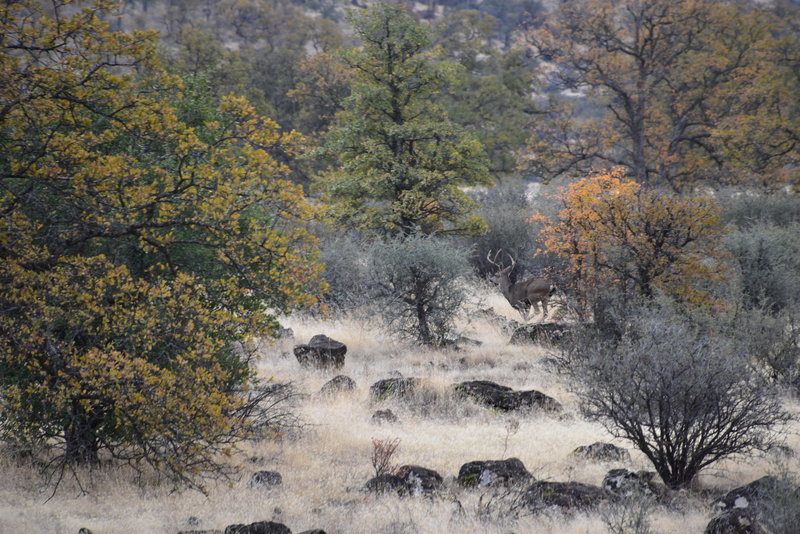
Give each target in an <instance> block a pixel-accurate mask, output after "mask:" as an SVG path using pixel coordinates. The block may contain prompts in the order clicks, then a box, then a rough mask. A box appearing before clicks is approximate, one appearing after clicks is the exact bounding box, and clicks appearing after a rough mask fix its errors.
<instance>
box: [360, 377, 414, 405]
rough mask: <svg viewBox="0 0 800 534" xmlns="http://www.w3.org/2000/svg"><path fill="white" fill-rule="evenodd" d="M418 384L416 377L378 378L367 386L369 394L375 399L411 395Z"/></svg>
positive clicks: (381, 399)
mask: <svg viewBox="0 0 800 534" xmlns="http://www.w3.org/2000/svg"><path fill="white" fill-rule="evenodd" d="M419 384H420V380H419V379H418V378H402V377H400V378H386V379H383V380H378V381H377V382H375V383H374V384H372V385H371V386H370V388H369V392H370V396H371V397H372V399H373V400H376V401H385V400H388V399H391V398H403V397H408V396H410V395H412V394H413V393H414V392H415V391H416V389H417V387H418V386H419Z"/></svg>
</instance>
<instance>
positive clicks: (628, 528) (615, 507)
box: [600, 496, 655, 534]
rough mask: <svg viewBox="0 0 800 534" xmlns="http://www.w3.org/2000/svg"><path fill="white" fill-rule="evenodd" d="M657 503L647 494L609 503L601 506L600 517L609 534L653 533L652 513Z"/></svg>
mask: <svg viewBox="0 0 800 534" xmlns="http://www.w3.org/2000/svg"><path fill="white" fill-rule="evenodd" d="M654 506H655V503H654V501H653V499H652V498H649V497H646V496H638V497H632V498H629V499H623V500H621V501H614V502H610V503H607V504H606V505H604V506H602V507H601V508H600V518H601V519H602V520H603V523H605V525H606V528H607V529H608V534H651V533H652V532H653V531H652V529H651V522H650V515H651V514H652V512H653V507H654Z"/></svg>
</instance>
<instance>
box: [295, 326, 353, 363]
mask: <svg viewBox="0 0 800 534" xmlns="http://www.w3.org/2000/svg"><path fill="white" fill-rule="evenodd" d="M346 353H347V345H345V344H344V343H341V342H339V341H336V340H335V339H331V338H329V337H328V336H326V335H323V334H317V335H316V336H314V337H312V338H311V341H309V342H308V345H295V347H294V356H295V358H297V361H298V362H299V363H300V365H301V366H302V367H306V368H312V369H341V368H342V367H343V366H344V355H345V354H346Z"/></svg>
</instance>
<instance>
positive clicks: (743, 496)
mask: <svg viewBox="0 0 800 534" xmlns="http://www.w3.org/2000/svg"><path fill="white" fill-rule="evenodd" d="M782 493H783V494H785V495H792V493H794V495H797V494H798V489H797V488H795V487H792V486H791V485H790V484H789V482H788V481H786V480H782V479H780V478H778V477H773V476H766V477H762V478H759V479H758V480H754V481H753V482H751V483H749V484H746V485H744V486H741V487H739V488H736V489H733V490H731V491H729V492H728V493H727V494H726V495H725V496H724V497H722V498H721V499H717V500H716V501H714V502H713V503H712V504H711V508H712V509H713V510H714V511H716V512H728V511H730V510H733V509H735V508H742V509H748V510H750V511H752V512H753V513H754V514H755V515H757V514H758V513H759V511H760V509H761V508H762V507H763V506H764V505H770V504H772V503H773V502H775V501H776V497H777V496H778V495H780V494H782Z"/></svg>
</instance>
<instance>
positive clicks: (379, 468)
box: [372, 438, 400, 477]
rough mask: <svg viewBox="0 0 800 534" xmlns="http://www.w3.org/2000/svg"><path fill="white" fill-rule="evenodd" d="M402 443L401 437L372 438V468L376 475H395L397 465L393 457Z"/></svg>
mask: <svg viewBox="0 0 800 534" xmlns="http://www.w3.org/2000/svg"><path fill="white" fill-rule="evenodd" d="M399 445H400V438H394V439H390V438H386V439H375V438H372V468H373V469H374V470H375V476H376V477H381V476H383V475H393V474H394V472H395V471H396V470H397V465H396V464H394V463H393V462H392V457H393V456H394V453H395V452H396V451H397V447H398V446H399Z"/></svg>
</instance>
